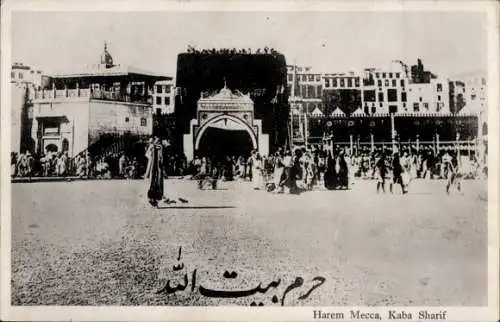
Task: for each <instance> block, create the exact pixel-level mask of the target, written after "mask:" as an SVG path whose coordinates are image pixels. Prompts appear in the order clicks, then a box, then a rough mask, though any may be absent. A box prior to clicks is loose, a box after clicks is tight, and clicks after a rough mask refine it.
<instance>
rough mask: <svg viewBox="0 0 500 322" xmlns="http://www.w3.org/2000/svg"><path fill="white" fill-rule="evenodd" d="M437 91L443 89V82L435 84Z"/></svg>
mask: <svg viewBox="0 0 500 322" xmlns="http://www.w3.org/2000/svg"><path fill="white" fill-rule="evenodd" d="M437 91H438V92H442V91H443V84H441V83H439V84H437Z"/></svg>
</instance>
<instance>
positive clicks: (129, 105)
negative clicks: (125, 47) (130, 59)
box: [31, 46, 164, 156]
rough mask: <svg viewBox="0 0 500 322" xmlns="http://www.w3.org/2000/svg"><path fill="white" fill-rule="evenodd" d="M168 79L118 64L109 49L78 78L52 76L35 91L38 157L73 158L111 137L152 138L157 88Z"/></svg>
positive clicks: (75, 75) (33, 131)
mask: <svg viewBox="0 0 500 322" xmlns="http://www.w3.org/2000/svg"><path fill="white" fill-rule="evenodd" d="M163 78H164V77H161V76H157V75H154V74H151V73H148V72H144V71H141V70H138V69H135V68H132V67H125V66H120V65H114V64H113V60H112V57H111V55H110V54H109V52H108V51H107V48H106V46H105V49H104V53H103V55H102V57H101V63H100V64H98V65H95V66H92V67H91V68H89V69H87V70H85V71H82V72H76V73H68V74H58V75H52V76H51V77H50V78H49V79H50V84H49V85H48V86H46V87H44V88H42V89H40V90H36V91H35V95H34V98H33V109H32V119H33V125H32V129H31V137H32V140H33V143H34V144H33V145H34V147H35V152H36V153H38V154H45V153H47V152H67V153H68V155H69V156H75V155H77V154H79V153H82V152H84V151H85V150H87V149H88V148H89V147H90V146H92V145H99V144H100V143H102V141H103V138H104V137H106V136H107V135H109V134H113V135H122V134H131V135H135V136H148V135H151V134H152V128H153V119H152V105H153V104H152V93H153V89H154V87H153V86H154V83H155V82H157V81H159V80H162V79H163Z"/></svg>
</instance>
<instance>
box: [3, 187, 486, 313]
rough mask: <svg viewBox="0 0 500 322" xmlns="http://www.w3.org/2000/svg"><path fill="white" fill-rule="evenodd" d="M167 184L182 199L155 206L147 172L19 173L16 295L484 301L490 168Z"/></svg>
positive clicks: (60, 300) (79, 300)
mask: <svg viewBox="0 0 500 322" xmlns="http://www.w3.org/2000/svg"><path fill="white" fill-rule="evenodd" d="M165 183H166V194H167V196H168V197H169V198H171V199H176V200H177V203H176V204H170V205H166V204H164V205H161V208H160V209H153V208H151V207H150V206H149V204H148V203H147V201H146V198H145V197H144V195H145V192H146V189H147V186H146V182H145V181H138V180H135V181H126V180H123V181H116V180H112V181H74V182H39V183H16V184H13V185H12V258H11V262H12V304H13V305H252V303H255V304H257V305H258V304H260V303H262V305H265V306H270V305H275V306H278V305H285V306H302V305H304V306H312V305H317V306H343V305H348V306H355V305H356V306H357V305H360V306H406V305H409V306H455V305H461V306H480V305H486V304H487V220H486V219H487V214H486V211H487V202H486V201H485V199H484V198H485V193H486V188H485V185H486V182H485V181H465V182H464V186H465V193H464V194H463V195H460V194H458V193H456V192H453V193H452V194H451V195H450V196H447V195H446V193H445V191H444V182H443V181H440V180H435V181H423V180H417V181H414V182H412V186H411V188H410V193H409V194H408V195H401V192H400V190H399V189H397V188H396V194H395V195H390V194H388V193H387V194H376V192H375V182H373V181H364V180H361V181H357V182H356V183H355V184H354V185H353V187H352V189H351V190H349V191H313V192H305V193H303V194H301V195H286V194H285V195H278V194H272V193H267V192H265V191H255V190H252V188H251V185H250V183H248V182H222V183H221V184H220V187H219V190H204V191H200V190H198V189H197V187H196V182H195V181H190V180H175V179H170V180H166V181H165ZM178 198H184V199H186V200H188V203H182V202H181V201H180V200H178ZM174 266H175V268H174ZM226 271H227V272H226ZM167 282H168V283H167ZM167 284H168V286H167ZM178 285H179V287H178ZM259 285H260V288H259V287H258V286H259ZM217 290H218V291H226V293H224V292H214V291H217Z"/></svg>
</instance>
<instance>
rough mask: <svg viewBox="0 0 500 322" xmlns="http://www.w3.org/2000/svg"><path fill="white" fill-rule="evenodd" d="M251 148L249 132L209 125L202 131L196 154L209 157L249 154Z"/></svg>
mask: <svg viewBox="0 0 500 322" xmlns="http://www.w3.org/2000/svg"><path fill="white" fill-rule="evenodd" d="M252 149H253V144H252V139H251V138H250V134H249V133H248V132H247V131H244V130H224V129H218V128H215V127H209V128H207V129H206V130H205V132H203V134H202V137H201V140H200V144H199V146H198V155H199V156H207V157H210V158H214V157H215V158H220V157H226V156H230V157H233V156H235V157H239V156H245V157H246V156H249V155H250V152H251V151H252Z"/></svg>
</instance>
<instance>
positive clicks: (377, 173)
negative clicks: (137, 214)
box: [186, 147, 487, 194]
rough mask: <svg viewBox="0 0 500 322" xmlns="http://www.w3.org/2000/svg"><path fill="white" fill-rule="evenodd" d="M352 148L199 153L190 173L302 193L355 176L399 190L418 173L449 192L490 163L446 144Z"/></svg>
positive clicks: (381, 188) (205, 180)
mask: <svg viewBox="0 0 500 322" xmlns="http://www.w3.org/2000/svg"><path fill="white" fill-rule="evenodd" d="M348 151H349V150H348V149H342V148H338V147H336V148H334V149H332V150H325V149H324V148H321V147H318V148H313V149H306V148H297V149H294V150H293V151H289V150H288V151H287V150H283V149H281V148H280V149H278V151H277V152H276V153H275V154H272V155H269V156H262V155H260V154H259V153H258V152H257V151H252V153H251V155H250V156H249V157H248V158H245V157H242V156H239V157H236V156H232V157H224V158H209V157H195V158H194V160H193V161H192V162H190V163H188V169H187V171H186V173H189V174H191V175H192V178H194V179H196V180H198V186H199V188H200V189H204V188H205V187H206V186H207V185H208V186H211V187H212V188H213V189H215V188H216V187H217V182H218V181H219V180H222V181H232V180H244V181H251V182H252V186H253V188H254V189H256V190H257V189H265V190H267V191H269V192H271V191H272V192H277V193H283V192H289V193H300V192H301V191H306V190H313V189H318V188H326V189H328V190H337V189H342V190H345V189H349V188H350V186H351V185H352V184H354V182H355V179H371V180H375V181H376V191H377V192H385V191H386V185H388V186H389V191H390V192H391V193H393V192H394V189H393V187H394V186H395V185H397V186H400V187H401V192H402V193H403V194H406V193H407V192H408V189H409V185H410V182H411V181H412V180H414V179H418V178H421V179H445V180H446V181H447V188H446V190H447V192H449V190H450V187H452V186H456V187H457V189H458V190H460V188H461V187H460V180H459V179H469V178H477V177H480V176H486V175H487V173H486V168H485V167H482V166H481V165H480V163H479V162H477V160H470V162H469V163H468V166H467V167H466V166H465V165H462V166H461V165H460V163H461V162H459V156H458V155H457V152H456V151H455V150H453V149H448V148H446V149H443V150H441V151H440V152H439V153H437V154H435V153H434V150H433V149H431V148H423V149H422V150H419V151H417V150H416V149H411V148H403V149H401V150H398V149H396V150H395V151H393V150H392V149H391V148H379V149H376V150H374V151H369V150H361V151H359V152H358V153H356V154H349V152H348Z"/></svg>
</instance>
